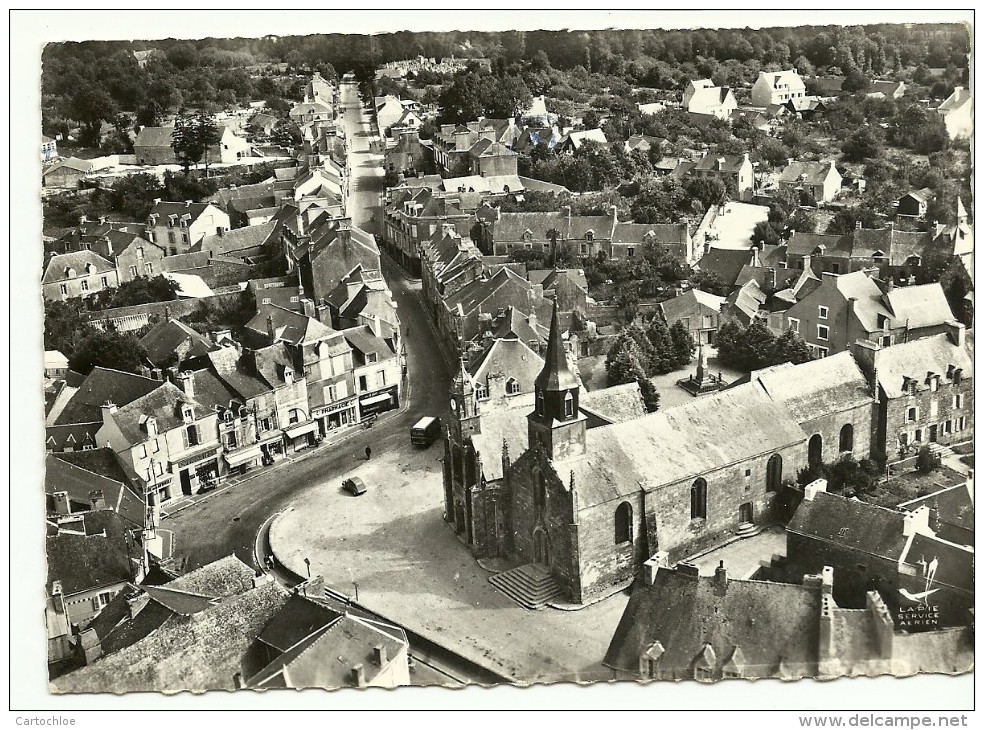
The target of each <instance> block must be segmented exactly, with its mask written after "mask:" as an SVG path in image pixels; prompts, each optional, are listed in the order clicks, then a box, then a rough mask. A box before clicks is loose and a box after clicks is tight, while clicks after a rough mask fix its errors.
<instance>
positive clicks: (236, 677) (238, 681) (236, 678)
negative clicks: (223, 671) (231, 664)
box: [232, 672, 246, 689]
mask: <svg viewBox="0 0 984 730" xmlns="http://www.w3.org/2000/svg"><path fill="white" fill-rule="evenodd" d="M232 683H233V685H234V686H235V688H236V689H242V688H243V687H245V686H246V683H245V682H244V681H243V673H242V672H236V673H235V674H233V675H232Z"/></svg>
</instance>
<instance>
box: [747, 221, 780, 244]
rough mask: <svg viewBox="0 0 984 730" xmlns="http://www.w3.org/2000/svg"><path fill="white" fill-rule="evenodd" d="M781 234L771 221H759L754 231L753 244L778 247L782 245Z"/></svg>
mask: <svg viewBox="0 0 984 730" xmlns="http://www.w3.org/2000/svg"><path fill="white" fill-rule="evenodd" d="M780 242H781V241H780V238H779V234H778V233H777V232H776V229H775V228H773V227H772V224H771V223H770V222H769V221H759V222H758V223H756V224H755V228H754V229H753V230H752V243H754V244H755V245H756V246H760V247H761V246H765V245H769V246H776V245H778V244H779V243H780Z"/></svg>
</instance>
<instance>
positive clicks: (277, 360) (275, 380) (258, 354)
mask: <svg viewBox="0 0 984 730" xmlns="http://www.w3.org/2000/svg"><path fill="white" fill-rule="evenodd" d="M253 353H254V357H255V359H256V371H257V373H258V375H259V377H260V378H262V379H263V380H264V381H265V382H266V384H267V385H269V386H270V387H271V388H278V387H280V386H281V385H284V384H285V383H286V381H285V380H284V372H285V370H286V369H287V368H290V369H291V370H293V368H294V365H293V360H292V359H291V356H290V352H289V351H288V350H287V346H286V345H285V344H284V343H283V342H278V343H277V344H275V345H269V346H267V347H260V348H257V349H255V350H253Z"/></svg>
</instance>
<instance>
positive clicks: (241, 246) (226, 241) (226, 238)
mask: <svg viewBox="0 0 984 730" xmlns="http://www.w3.org/2000/svg"><path fill="white" fill-rule="evenodd" d="M276 227H277V224H276V222H274V221H268V222H267V223H260V224H258V225H255V226H245V227H244V228H234V229H233V230H231V231H226V232H225V233H223V234H221V235H217V234H212V235H211V236H205V237H204V238H203V239H202V240H201V241H200V242H199V243H198V244H196V246H195V248H196V249H200V250H202V251H212V252H214V253H215V254H218V255H219V256H222V255H224V254H230V253H235V252H238V251H245V250H248V249H254V248H260V247H262V246H263V245H264V244H266V243H267V242H268V241H269V240H270V238H271V236H272V235H273V233H274V230H275V229H276Z"/></svg>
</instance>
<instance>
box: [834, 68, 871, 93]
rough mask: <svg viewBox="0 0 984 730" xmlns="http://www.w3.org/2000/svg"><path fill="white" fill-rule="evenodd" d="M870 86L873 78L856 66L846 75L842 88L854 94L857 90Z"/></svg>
mask: <svg viewBox="0 0 984 730" xmlns="http://www.w3.org/2000/svg"><path fill="white" fill-rule="evenodd" d="M869 86H871V80H870V79H869V78H868V77H867V76H865V75H864V74H863V73H862V72H861V70H860V69H858V68H855V69H852V70H851V71H849V72H848V74H847V75H846V76H845V77H844V83H843V84H841V89H843V90H844V91H846V92H848V93H849V94H853V93H854V92H856V91H864V90H865V89H867V88H868V87H869Z"/></svg>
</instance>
